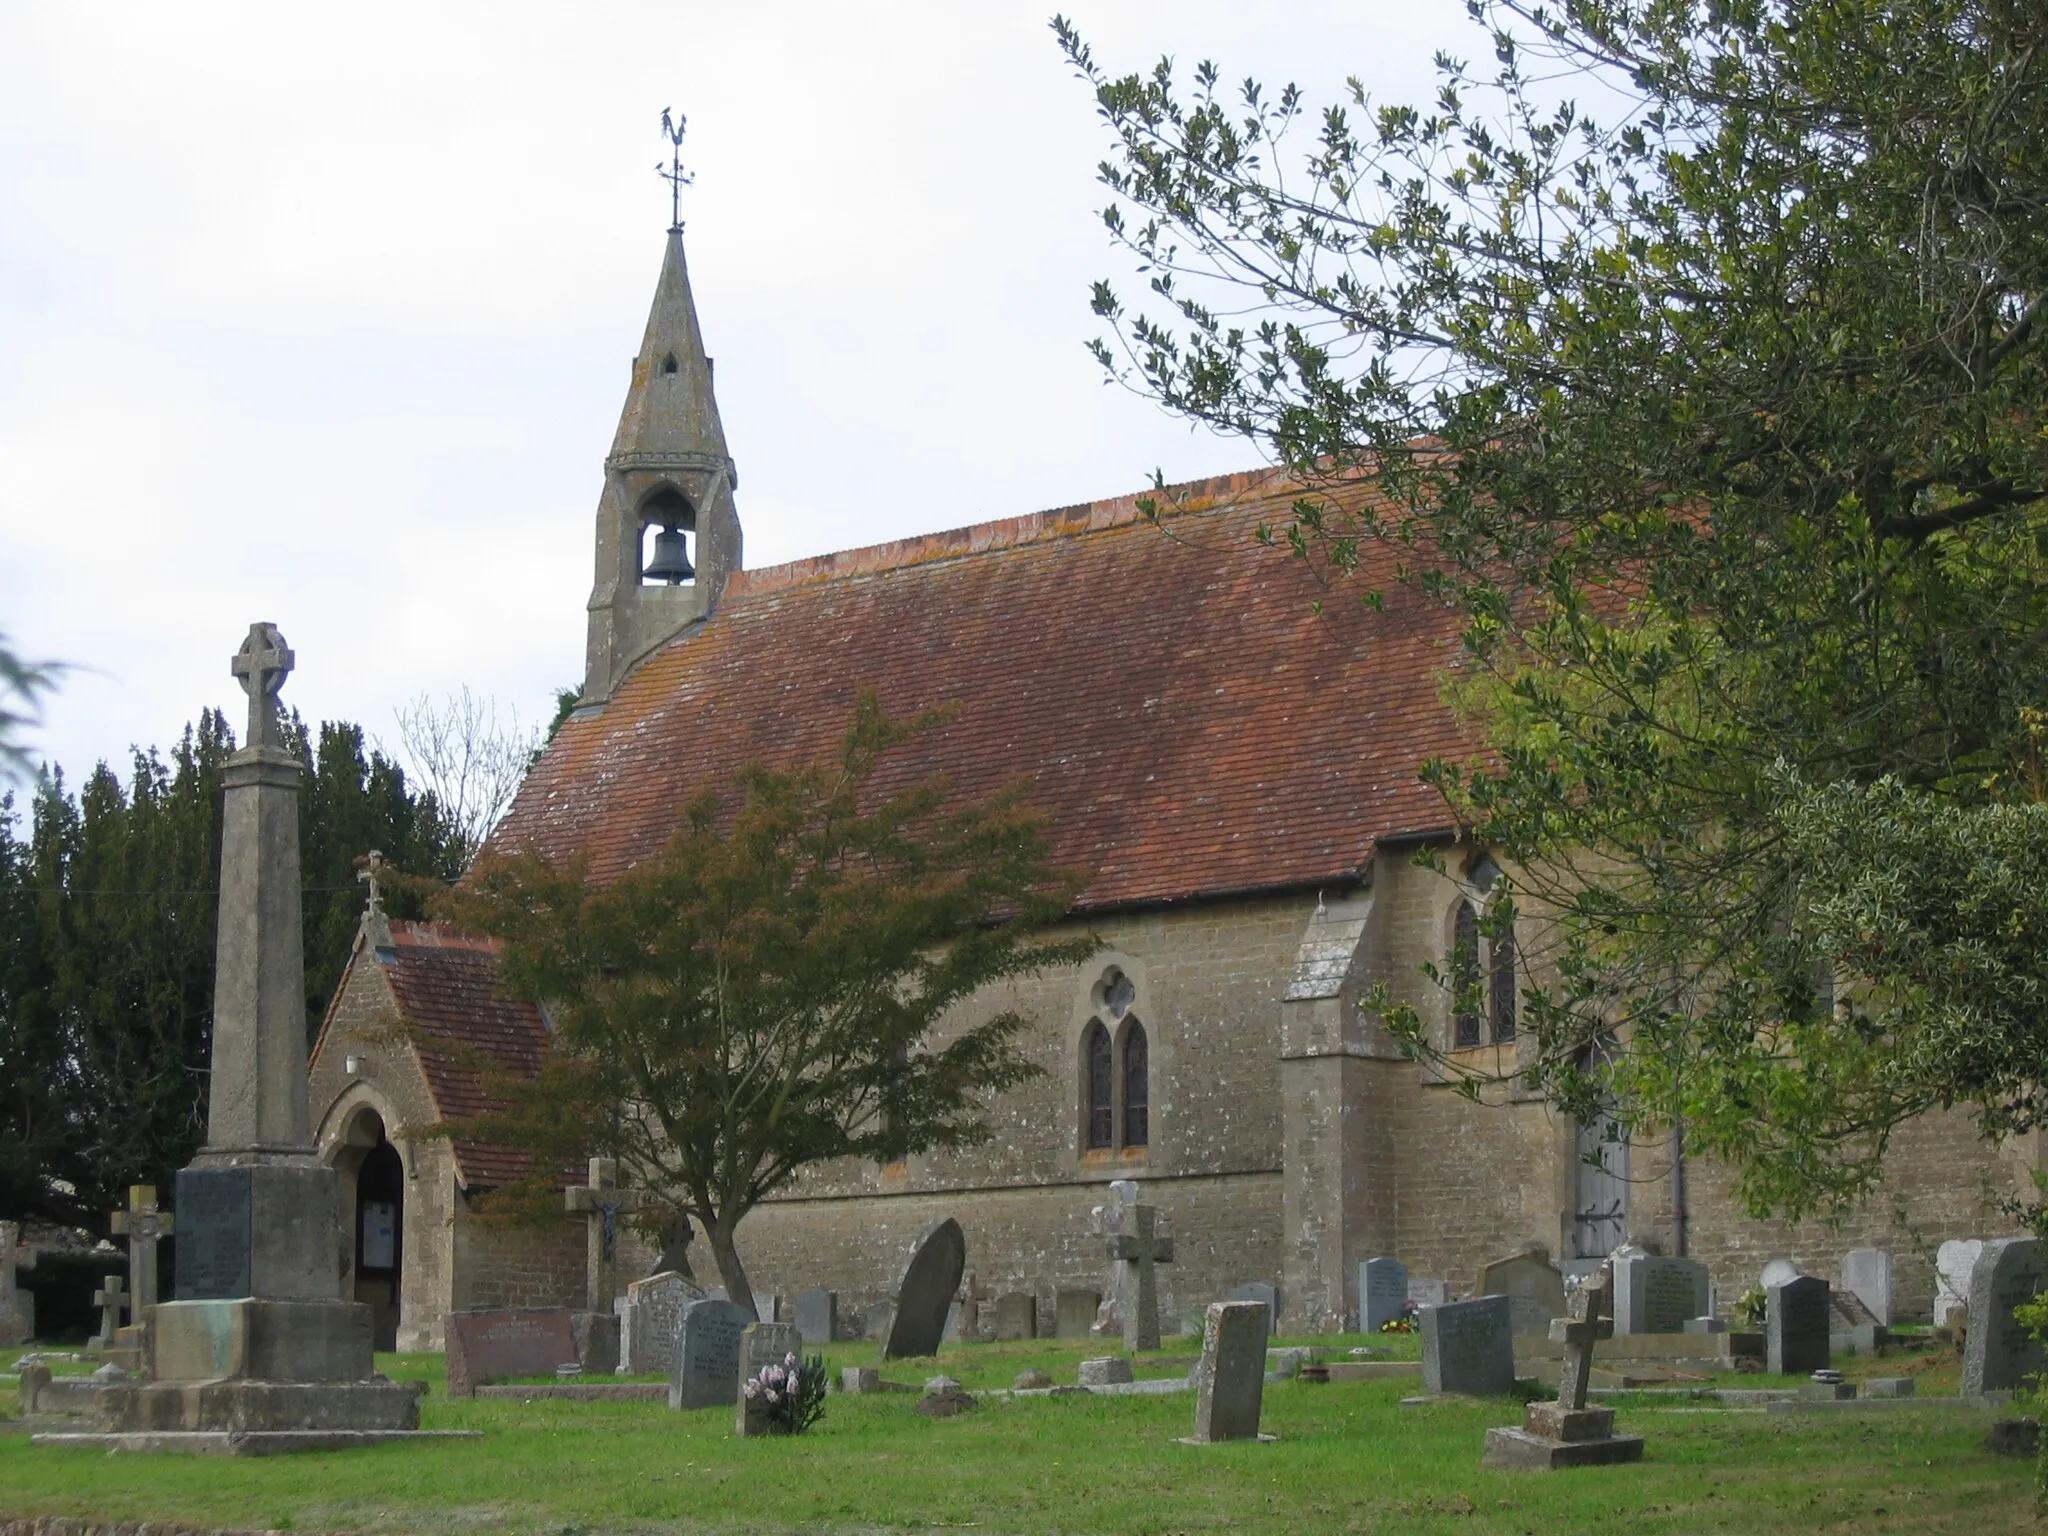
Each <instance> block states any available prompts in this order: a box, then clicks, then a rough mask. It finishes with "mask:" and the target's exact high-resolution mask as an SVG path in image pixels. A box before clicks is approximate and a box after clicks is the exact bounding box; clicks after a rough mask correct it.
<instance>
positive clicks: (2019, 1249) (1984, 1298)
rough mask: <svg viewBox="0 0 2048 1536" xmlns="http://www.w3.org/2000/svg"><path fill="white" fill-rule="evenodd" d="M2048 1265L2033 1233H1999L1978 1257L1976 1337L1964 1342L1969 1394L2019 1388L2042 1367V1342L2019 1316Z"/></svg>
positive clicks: (2045, 1279)
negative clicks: (2015, 1310)
mask: <svg viewBox="0 0 2048 1536" xmlns="http://www.w3.org/2000/svg"><path fill="white" fill-rule="evenodd" d="M2044 1283H2048V1266H2044V1265H2043V1263H2042V1257H2041V1253H2040V1249H2039V1248H2038V1247H2037V1245H2036V1244H2035V1242H2034V1239H2033V1238H2031V1237H1994V1238H1992V1239H1991V1240H1990V1241H1989V1242H1987V1243H1986V1244H1985V1245H1984V1250H1983V1252H1981V1253H1979V1254H1978V1255H1977V1267H1976V1269H1975V1270H1974V1271H1973V1272H1972V1273H1971V1275H1970V1335H1969V1337H1968V1339H1966V1340H1965V1341H1964V1344H1963V1390H1962V1395H1963V1396H1964V1397H1981V1396H1983V1394H1985V1393H1986V1392H1999V1391H2004V1390H2005V1389H2007V1388H2009V1387H2017V1386H2018V1385H2020V1383H2021V1382H2022V1381H2023V1380H2024V1379H2025V1378H2026V1377H2028V1376H2030V1375H2032V1374H2033V1373H2035V1372H2036V1371H2038V1370H2040V1369H2041V1363H2042V1351H2041V1346H2040V1345H2039V1344H2038V1343H2036V1342H2035V1341H2034V1339H2033V1338H2032V1337H2030V1336H2029V1335H2028V1333H2027V1330H2026V1329H2024V1328H2022V1327H2021V1326H2020V1325H2019V1324H2018V1323H2017V1322H2016V1321H2014V1319H2013V1315H2012V1309H2013V1308H2014V1307H2016V1306H2018V1305H2019V1304H2020V1303H2021V1302H2023V1301H2031V1300H2032V1299H2033V1297H2034V1295H2035V1293H2036V1292H2038V1291H2039V1290H2040V1289H2041V1288H2042V1285H2043V1284H2044Z"/></svg>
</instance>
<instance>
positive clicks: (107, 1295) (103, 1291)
mask: <svg viewBox="0 0 2048 1536" xmlns="http://www.w3.org/2000/svg"><path fill="white" fill-rule="evenodd" d="M92 1304H93V1305H94V1306H96V1307H98V1308H99V1309H100V1331H99V1332H98V1333H97V1334H95V1335H94V1336H93V1341H92V1347H93V1348H94V1349H112V1348H113V1347H114V1335H115V1334H117V1333H119V1332H120V1331H121V1311H122V1309H123V1308H124V1307H126V1306H127V1305H128V1288H127V1286H126V1285H125V1284H124V1283H123V1282H122V1279H121V1277H120V1276H119V1275H109V1276H107V1278H106V1279H105V1280H103V1281H101V1282H100V1288H99V1289H98V1290H96V1291H94V1292H93V1293H92Z"/></svg>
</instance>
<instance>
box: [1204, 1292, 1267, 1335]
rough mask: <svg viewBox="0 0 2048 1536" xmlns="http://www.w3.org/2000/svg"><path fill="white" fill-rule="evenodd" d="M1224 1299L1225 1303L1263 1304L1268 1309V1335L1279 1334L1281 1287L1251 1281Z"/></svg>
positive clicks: (1205, 1326)
mask: <svg viewBox="0 0 2048 1536" xmlns="http://www.w3.org/2000/svg"><path fill="white" fill-rule="evenodd" d="M1223 1299H1224V1300H1225V1301H1257V1302H1263V1303H1264V1304H1265V1308H1266V1331H1267V1332H1268V1333H1278V1332H1279V1331H1280V1287H1279V1286H1277V1285H1268V1284H1266V1282H1265V1281H1263V1280H1250V1281H1247V1282H1246V1283H1245V1284H1243V1285H1240V1286H1235V1287H1233V1288H1232V1289H1231V1291H1230V1293H1229V1294H1228V1295H1226V1296H1225V1297H1224V1298H1223ZM1206 1328H1207V1324H1206V1323H1205V1324H1204V1329H1205V1330H1206Z"/></svg>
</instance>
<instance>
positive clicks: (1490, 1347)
mask: <svg viewBox="0 0 2048 1536" xmlns="http://www.w3.org/2000/svg"><path fill="white" fill-rule="evenodd" d="M1514 1327H1515V1318H1514V1302H1513V1300H1512V1298H1510V1297H1507V1296H1481V1297H1478V1298H1477V1299H1475V1300H1472V1301H1451V1302H1446V1303H1445V1304H1444V1305H1442V1306H1440V1307H1425V1308H1424V1309H1423V1312H1422V1384H1423V1390H1424V1391H1426V1392H1428V1393H1429V1394H1430V1395H1431V1396H1433V1397H1434V1396H1437V1395H1439V1394H1441V1393H1445V1392H1464V1393H1469V1394H1471V1395H1472V1396H1474V1397H1505V1396H1507V1395H1508V1394H1509V1393H1511V1392H1513V1391H1514V1390H1515V1343H1514Z"/></svg>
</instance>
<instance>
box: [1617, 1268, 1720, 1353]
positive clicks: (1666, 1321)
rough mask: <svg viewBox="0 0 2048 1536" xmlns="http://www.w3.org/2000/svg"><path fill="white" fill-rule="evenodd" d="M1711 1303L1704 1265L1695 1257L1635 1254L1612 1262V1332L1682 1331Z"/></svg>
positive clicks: (1705, 1314)
mask: <svg viewBox="0 0 2048 1536" xmlns="http://www.w3.org/2000/svg"><path fill="white" fill-rule="evenodd" d="M1711 1306H1712V1302H1711V1301H1710V1300H1709V1298H1708V1295H1707V1266H1706V1265H1704V1264H1702V1263H1700V1262H1699V1260H1697V1259H1673V1258H1664V1257H1662V1256H1660V1255H1657V1254H1649V1253H1635V1254H1627V1255H1624V1256H1622V1257H1619V1258H1617V1259H1616V1260H1615V1261H1614V1331H1615V1332H1616V1333H1621V1334H1638V1333H1683V1332H1685V1325H1686V1324H1687V1323H1688V1322H1690V1321H1691V1320H1692V1319H1694V1318H1696V1317H1705V1316H1707V1315H1708V1312H1709V1309H1710V1308H1711Z"/></svg>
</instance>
